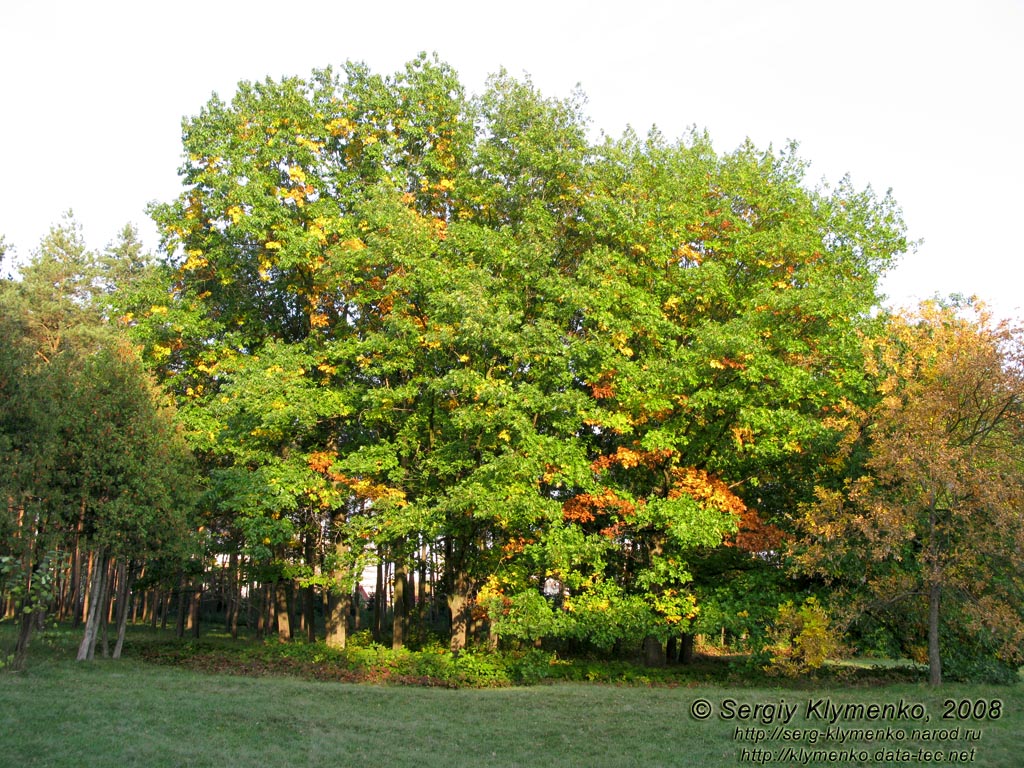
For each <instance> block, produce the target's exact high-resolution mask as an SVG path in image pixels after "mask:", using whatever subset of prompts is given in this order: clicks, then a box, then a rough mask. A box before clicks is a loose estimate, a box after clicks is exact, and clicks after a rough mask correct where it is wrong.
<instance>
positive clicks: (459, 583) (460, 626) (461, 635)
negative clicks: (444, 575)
mask: <svg viewBox="0 0 1024 768" xmlns="http://www.w3.org/2000/svg"><path fill="white" fill-rule="evenodd" d="M471 599H472V585H471V584H470V580H469V576H468V574H466V572H465V571H458V572H457V573H456V574H455V579H454V581H453V584H452V591H451V594H449V595H448V609H449V610H450V611H451V614H452V631H451V640H450V643H449V645H450V647H451V651H452V653H455V654H457V653H459V651H461V650H462V649H463V648H465V647H466V645H467V644H468V643H469V623H470V617H471V613H472V611H471V607H472V606H471Z"/></svg>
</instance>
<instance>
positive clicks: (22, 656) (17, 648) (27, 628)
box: [11, 600, 36, 670]
mask: <svg viewBox="0 0 1024 768" xmlns="http://www.w3.org/2000/svg"><path fill="white" fill-rule="evenodd" d="M11 602H12V604H13V603H15V602H16V601H14V600H12V601H11ZM35 626H36V611H32V612H31V613H23V614H22V615H21V621H19V622H18V640H17V642H16V643H15V644H14V658H13V659H12V660H11V669H14V670H23V669H24V668H25V663H26V662H27V661H28V646H29V643H31V641H32V632H33V630H34V629H35Z"/></svg>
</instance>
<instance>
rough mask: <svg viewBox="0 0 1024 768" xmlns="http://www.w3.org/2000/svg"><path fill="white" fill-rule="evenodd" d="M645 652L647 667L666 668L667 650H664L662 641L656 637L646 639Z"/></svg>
mask: <svg viewBox="0 0 1024 768" xmlns="http://www.w3.org/2000/svg"><path fill="white" fill-rule="evenodd" d="M643 650H644V666H645V667H664V666H665V649H664V648H662V646H661V641H660V640H659V639H658V638H656V637H654V635H648V636H647V637H645V638H644V645H643Z"/></svg>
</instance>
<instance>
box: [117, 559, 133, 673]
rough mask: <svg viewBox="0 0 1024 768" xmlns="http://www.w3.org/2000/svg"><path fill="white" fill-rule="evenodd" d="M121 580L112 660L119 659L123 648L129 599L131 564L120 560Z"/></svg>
mask: <svg viewBox="0 0 1024 768" xmlns="http://www.w3.org/2000/svg"><path fill="white" fill-rule="evenodd" d="M119 568H120V571H121V580H120V582H119V585H118V586H119V589H118V591H117V641H116V642H115V643H114V653H113V658H115V659H120V658H121V649H122V648H124V635H125V630H126V629H127V626H128V601H129V600H130V599H131V579H132V569H133V565H132V564H125V562H124V561H123V560H122V561H121V563H120V565H119Z"/></svg>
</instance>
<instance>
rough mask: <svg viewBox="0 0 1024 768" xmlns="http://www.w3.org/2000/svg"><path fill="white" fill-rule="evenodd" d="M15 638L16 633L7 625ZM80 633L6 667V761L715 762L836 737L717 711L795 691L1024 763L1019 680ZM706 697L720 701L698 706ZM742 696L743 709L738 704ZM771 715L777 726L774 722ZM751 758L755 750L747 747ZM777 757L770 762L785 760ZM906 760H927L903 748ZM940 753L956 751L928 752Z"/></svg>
mask: <svg viewBox="0 0 1024 768" xmlns="http://www.w3.org/2000/svg"><path fill="white" fill-rule="evenodd" d="M0 640H4V641H6V637H5V636H3V637H0ZM73 640H74V637H73V636H71V634H70V633H69V632H66V631H60V632H55V631H50V632H48V633H46V634H44V635H43V637H42V638H39V642H38V643H37V645H36V646H34V648H33V650H34V651H36V655H35V657H34V659H33V661H32V663H31V664H30V667H29V669H28V671H27V672H25V673H22V674H11V673H0V765H4V766H6V765H10V766H20V767H22V768H28V767H29V766H53V767H54V768H62V767H63V766H68V767H69V768H70V767H71V766H74V767H75V768H88V767H90V766H116V767H117V768H128V767H129V766H147V768H148V767H152V768H161V767H162V766H211V767H213V766H216V767H217V768H232V766H307V765H308V766H332V767H334V766H366V765H381V766H389V767H395V768H398V767H400V766H416V768H431V766H451V765H466V766H485V767H486V766H507V767H514V766H530V767H531V768H533V767H543V766H593V767H594V768H601V767H602V766H616V767H617V766H691V765H697V766H701V767H702V768H717V767H718V766H731V767H732V766H740V765H750V764H752V763H751V762H749V760H748V761H745V762H744V761H741V755H740V750H741V749H742V748H746V749H748V750H752V749H755V748H761V749H765V748H769V749H773V750H778V749H781V748H782V747H784V746H787V745H792V746H793V747H794V748H796V749H797V750H799V749H800V748H801V747H803V748H805V749H823V748H824V749H840V748H841V745H839V744H836V743H834V742H824V741H820V740H819V741H818V743H817V744H814V745H812V744H810V743H809V741H808V739H807V738H806V737H802V738H800V739H798V740H796V741H794V742H790V743H788V744H787V743H784V742H779V741H776V742H771V741H769V742H762V743H761V744H758V745H754V744H753V743H752V742H751V741H749V740H746V741H744V740H742V739H740V740H737V739H736V738H735V729H736V727H737V725H739V726H741V727H742V728H749V727H757V728H767V727H768V726H765V725H762V724H761V723H758V722H753V721H745V722H739V721H736V720H733V721H726V720H723V719H721V717H720V714H721V713H722V711H723V708H726V707H728V706H729V705H728V702H729V701H730V700H733V701H735V702H736V704H737V705H740V704H747V705H751V706H754V705H758V704H761V705H767V704H779V703H780V702H781V701H785V702H786V703H787V704H790V705H792V704H796V705H797V707H798V709H799V712H798V714H797V715H796V716H795V717H794V719H793V721H792V722H790V723H789V727H799V728H806V727H808V726H812V727H813V728H814V729H816V730H820V731H824V729H825V728H826V727H827V724H826V723H820V722H808V721H807V720H806V718H805V717H804V715H805V709H806V707H807V704H808V703H809V702H812V701H814V700H817V699H821V698H831V700H832V701H833V702H835V703H840V704H842V703H854V704H871V703H879V704H883V703H887V702H888V703H899V702H900V701H901V700H902V701H903V702H905V703H909V704H916V703H920V704H922V705H923V706H925V707H926V708H927V710H928V712H929V714H930V715H931V717H932V722H930V723H928V724H927V725H925V726H924V727H926V728H935V727H951V726H959V727H960V728H961V732H962V729H963V728H965V727H971V728H977V729H980V730H981V731H982V733H981V737H980V738H979V739H977V740H976V743H974V744H969V743H967V742H965V741H964V740H963V738H962V733H961V737H960V738H958V739H956V740H952V739H945V740H943V741H938V742H934V743H931V744H927V743H925V742H922V741H920V740H917V741H915V740H913V739H911V738H909V736H908V738H906V739H905V740H904V741H902V742H898V743H897V742H893V741H882V742H876V743H871V744H865V743H857V744H854V745H853V746H855V747H856V748H858V749H861V748H864V749H867V750H868V751H869V753H870V754H871V755H873V754H874V753H875V752H877V750H878V749H883V748H884V749H894V748H903V749H907V750H913V753H914V754H915V756H916V754H917V750H918V749H919V748H921V747H928V748H931V749H943V750H948V749H950V748H952V747H954V746H955V747H958V748H968V749H969V748H970V747H971V746H973V747H974V748H975V749H976V752H975V759H974V761H973V763H972V765H975V766H996V767H1006V768H1010V767H1011V766H1016V765H1019V764H1020V747H1021V743H1022V742H1021V738H1020V733H1021V726H1022V725H1024V717H1022V713H1024V687H1022V686H1019V685H1018V686H1009V687H993V686H966V685H950V686H947V687H944V688H942V689H941V690H940V691H938V692H934V691H931V690H929V689H928V688H927V687H925V686H923V685H920V684H916V683H915V684H907V683H901V684H892V685H887V686H884V687H877V688H874V687H867V686H859V687H856V688H849V687H838V686H832V687H817V686H810V685H807V686H796V687H794V686H790V687H786V688H783V687H779V686H777V685H770V684H757V685H755V686H746V685H741V684H737V685H732V686H721V685H694V686H693V687H688V686H686V685H680V686H676V687H671V686H656V687H647V686H614V685H603V684H593V683H575V682H573V683H563V682H559V683H554V684H549V685H539V686H533V687H528V688H517V687H504V688H490V689H459V690H449V689H444V688H427V687H409V686H382V685H367V684H358V685H356V684H349V683H337V682H318V681H310V680H306V679H301V678H295V677H288V676H276V675H269V676H263V677H246V676H241V675H231V674H222V673H209V672H201V671H196V670H191V669H183V668H179V667H173V666H168V665H163V664H150V663H145V662H143V661H141V660H139V659H138V658H135V657H133V658H127V659H123V660H121V661H118V662H113V661H106V660H97V661H95V662H92V663H86V664H78V663H75V662H74V661H73V660H71V659H73V654H71V653H69V652H68V651H69V646H71V645H72V644H73ZM698 699H703V700H706V701H708V702H710V703H711V705H712V707H713V710H714V714H713V715H712V717H711V718H710V719H709V720H707V721H699V720H696V719H694V717H693V716H692V715H691V706H692V705H693V703H694V702H695V701H696V700H698ZM945 699H954V700H956V701H960V700H966V699H970V700H971V701H977V700H979V699H980V700H984V701H992V700H996V699H998V700H1000V701H1001V702H1002V712H1001V717H1000V718H999V719H998V720H986V721H975V720H964V721H953V722H947V723H943V722H942V721H941V719H940V718H941V715H942V712H943V708H944V707H943V701H944V700H945ZM733 709H735V710H738V706H737V707H734V708H733ZM776 724H777V723H775V724H772V726H771V727H774V725H776ZM840 725H841V726H842V727H844V728H851V727H871V728H874V727H878V726H886V725H896V726H900V727H905V728H907V730H908V731H909V729H910V728H911V727H921V724H917V723H913V724H912V723H907V722H893V721H892V720H881V721H877V722H863V721H861V722H842V723H840ZM748 757H749V755H748ZM810 757H811V760H810V761H809V762H808V763H807V764H809V765H819V766H823V765H826V764H831V763H833V762H835V763H836V764H838V765H842V766H860V765H880V764H889V763H891V762H892V761H886V762H882V761H876V760H874V759H873V757H871V758H870V759H869V760H868V761H857V760H850V761H834V760H826V759H824V756H817V757H821V759H815V757H816V756H814V755H811V756H810ZM790 763H791V761H782V762H780V761H773V762H769V763H768V764H769V765H788V764H790ZM904 764H907V765H911V764H919V763H918V762H917V761H916V760H915V761H913V762H909V761H905V763H904ZM929 764H930V765H949V764H951V763H949V762H948V761H938V762H936V761H932V762H930V763H929Z"/></svg>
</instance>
